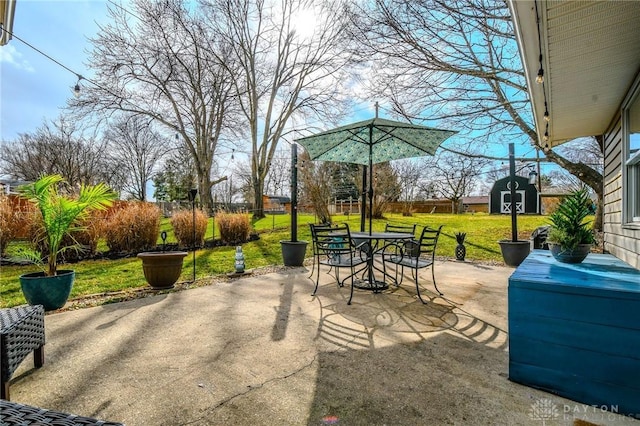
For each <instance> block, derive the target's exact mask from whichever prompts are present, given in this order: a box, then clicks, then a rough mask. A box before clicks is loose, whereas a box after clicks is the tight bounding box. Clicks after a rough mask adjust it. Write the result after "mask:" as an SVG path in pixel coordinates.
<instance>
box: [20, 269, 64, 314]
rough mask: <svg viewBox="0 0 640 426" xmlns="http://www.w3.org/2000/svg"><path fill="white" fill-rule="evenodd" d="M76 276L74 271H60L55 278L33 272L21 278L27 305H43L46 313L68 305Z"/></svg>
mask: <svg viewBox="0 0 640 426" xmlns="http://www.w3.org/2000/svg"><path fill="white" fill-rule="evenodd" d="M75 276H76V272H75V271H72V270H60V271H58V274H57V275H54V276H46V275H45V273H44V272H33V273H30V274H24V275H21V276H20V288H21V289H22V294H24V298H25V299H26V300H27V303H29V304H30V305H42V306H43V307H44V310H45V311H54V310H56V309H60V308H62V307H63V306H64V304H65V303H67V300H68V299H69V294H71V288H72V287H73V281H74V279H75Z"/></svg>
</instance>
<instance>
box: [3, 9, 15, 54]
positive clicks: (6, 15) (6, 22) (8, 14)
mask: <svg viewBox="0 0 640 426" xmlns="http://www.w3.org/2000/svg"><path fill="white" fill-rule="evenodd" d="M15 12H16V1H15V0H2V1H0V29H2V32H0V46H4V45H5V44H7V43H9V40H11V34H12V33H13V16H14V14H15ZM4 30H6V31H4Z"/></svg>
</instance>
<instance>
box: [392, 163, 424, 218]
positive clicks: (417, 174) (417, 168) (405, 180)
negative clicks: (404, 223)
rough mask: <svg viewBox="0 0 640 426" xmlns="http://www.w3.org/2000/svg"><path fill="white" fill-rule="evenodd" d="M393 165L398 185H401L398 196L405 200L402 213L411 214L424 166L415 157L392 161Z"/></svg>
mask: <svg viewBox="0 0 640 426" xmlns="http://www.w3.org/2000/svg"><path fill="white" fill-rule="evenodd" d="M391 167H392V168H393V170H394V171H395V173H396V176H397V177H398V185H399V186H400V195H399V197H398V198H399V200H400V201H403V203H402V208H403V211H402V213H403V214H404V215H410V214H411V210H412V207H413V202H414V201H416V197H417V196H418V191H419V189H420V186H419V182H420V178H421V177H422V166H421V165H420V162H419V161H416V160H415V159H405V160H398V161H394V162H392V163H391Z"/></svg>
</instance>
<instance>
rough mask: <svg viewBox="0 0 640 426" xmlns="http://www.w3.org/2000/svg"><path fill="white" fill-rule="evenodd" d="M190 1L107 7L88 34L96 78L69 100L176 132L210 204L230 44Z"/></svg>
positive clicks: (227, 96)
mask: <svg viewBox="0 0 640 426" xmlns="http://www.w3.org/2000/svg"><path fill="white" fill-rule="evenodd" d="M191 6H192V5H191ZM191 6H190V7H189V8H187V2H186V1H183V0H163V1H153V0H134V2H133V3H132V4H130V6H128V8H129V9H130V10H126V9H124V8H121V7H119V6H116V5H115V3H113V5H112V6H109V14H110V16H111V21H110V23H108V24H106V25H104V26H101V27H100V31H99V33H98V36H97V37H96V38H95V39H93V40H92V44H93V50H92V52H91V56H90V66H91V67H92V68H93V69H94V70H95V77H94V78H93V79H92V81H93V82H94V83H95V84H84V85H83V88H82V92H81V96H80V97H79V99H76V100H74V101H72V102H71V106H72V107H75V108H77V109H78V110H79V111H80V112H84V113H98V114H104V115H107V116H108V115H110V114H113V113H114V112H118V113H121V112H124V113H126V114H130V115H139V116H144V117H147V118H149V119H152V120H154V122H155V124H157V125H161V126H162V127H163V128H164V131H165V132H166V134H169V135H171V136H173V135H175V137H176V139H177V140H178V141H181V142H182V143H184V145H185V146H186V148H187V149H188V150H189V152H190V153H191V156H192V157H193V161H194V165H195V169H196V173H197V184H198V189H199V196H200V197H201V201H202V203H203V206H204V207H205V208H210V207H211V205H212V197H211V188H212V186H213V185H214V184H215V183H216V182H215V181H212V179H211V175H210V174H211V167H212V162H213V159H214V155H215V154H216V148H217V144H218V140H219V138H220V135H221V133H222V132H223V130H224V129H225V126H226V125H227V124H228V121H227V120H229V117H230V115H229V114H230V111H229V109H230V108H232V107H233V105H234V104H233V102H232V86H231V80H230V77H231V76H230V75H229V72H228V68H227V64H224V66H223V64H222V63H221V62H220V61H221V60H226V58H227V53H228V51H229V46H228V45H224V44H221V43H219V39H218V38H216V37H214V36H213V35H212V34H211V33H210V32H209V31H208V30H207V28H206V26H205V18H204V16H202V15H201V14H200V9H199V8H197V7H191ZM214 52H215V54H214ZM80 83H82V81H81V82H80ZM194 183H195V182H194Z"/></svg>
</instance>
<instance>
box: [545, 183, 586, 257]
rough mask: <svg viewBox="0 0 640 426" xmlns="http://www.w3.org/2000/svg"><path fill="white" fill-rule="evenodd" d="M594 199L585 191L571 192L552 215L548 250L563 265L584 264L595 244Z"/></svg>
mask: <svg viewBox="0 0 640 426" xmlns="http://www.w3.org/2000/svg"><path fill="white" fill-rule="evenodd" d="M591 204H592V201H591V198H589V194H588V192H587V190H586V189H582V190H579V191H574V192H572V193H571V194H570V195H569V196H568V197H566V198H565V199H564V200H562V202H561V203H560V204H559V205H558V208H557V209H556V210H555V211H554V212H553V213H552V214H551V215H550V216H549V220H550V221H551V229H550V230H549V236H548V237H547V243H548V244H549V250H550V251H551V254H552V255H553V257H554V258H556V260H558V261H560V262H564V263H580V262H582V261H583V260H584V259H585V258H586V257H587V255H588V254H589V252H590V251H591V247H592V246H593V244H594V243H595V236H594V234H593V229H592V228H591V222H590V221H587V220H586V218H587V216H589V214H591V208H590V207H591Z"/></svg>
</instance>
